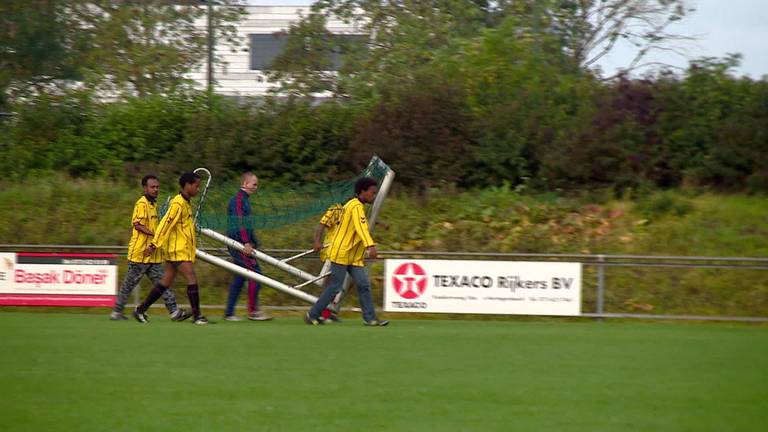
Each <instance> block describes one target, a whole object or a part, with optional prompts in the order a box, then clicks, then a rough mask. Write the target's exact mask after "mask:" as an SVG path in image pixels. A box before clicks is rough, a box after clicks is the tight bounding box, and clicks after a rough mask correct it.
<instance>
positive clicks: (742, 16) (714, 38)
mask: <svg viewBox="0 0 768 432" xmlns="http://www.w3.org/2000/svg"><path fill="white" fill-rule="evenodd" d="M687 1H688V3H689V4H690V5H692V6H693V7H695V8H696V11H695V12H693V13H691V14H690V15H688V16H686V17H685V18H684V19H683V20H682V21H680V22H679V23H676V24H675V25H674V27H670V32H673V33H677V34H682V35H689V36H696V37H697V38H698V39H697V40H695V41H690V42H681V43H680V45H681V46H682V47H683V48H684V49H685V51H686V52H687V56H688V57H689V58H690V59H693V58H699V57H705V56H706V57H723V56H725V55H726V54H727V53H741V54H742V55H743V56H744V57H743V59H742V62H741V67H740V68H739V69H737V70H736V72H737V74H738V75H748V76H750V77H752V78H755V79H759V78H761V77H762V76H763V75H768V0H687ZM248 2H249V3H250V4H254V5H307V4H310V3H311V1H310V0H248ZM634 53H635V51H633V50H632V49H631V48H630V47H622V46H619V47H616V49H614V51H613V52H612V53H611V54H610V56H607V57H605V58H604V59H603V60H602V61H601V62H600V66H601V67H602V68H603V70H604V71H605V73H606V74H608V75H610V74H612V73H613V72H614V71H615V70H616V68H617V67H621V66H626V65H627V64H629V62H630V61H631V60H632V58H633V57H634ZM647 60H650V61H660V62H663V63H666V64H670V65H673V66H678V67H686V66H687V65H688V60H687V59H686V58H683V57H680V56H677V55H672V54H667V53H663V52H657V53H653V54H652V55H649V57H647Z"/></svg>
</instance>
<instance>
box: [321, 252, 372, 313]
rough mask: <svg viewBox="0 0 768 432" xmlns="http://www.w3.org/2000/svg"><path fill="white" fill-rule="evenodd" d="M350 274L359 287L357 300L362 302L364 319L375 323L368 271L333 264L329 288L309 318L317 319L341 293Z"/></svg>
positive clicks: (361, 307)
mask: <svg viewBox="0 0 768 432" xmlns="http://www.w3.org/2000/svg"><path fill="white" fill-rule="evenodd" d="M347 273H349V275H350V276H352V280H353V281H355V285H356V286H357V299H358V300H359V301H360V309H362V310H363V319H364V320H366V321H373V320H375V319H376V310H375V309H374V307H373V296H372V295H371V282H370V281H369V280H368V270H367V269H366V268H365V267H358V266H353V265H343V264H336V263H334V262H332V263H331V275H330V276H329V277H330V280H329V281H328V286H326V287H325V290H323V293H322V294H320V298H319V299H317V302H316V303H315V304H314V305H313V306H312V308H311V309H310V310H309V317H310V318H312V319H317V317H319V316H320V313H322V311H323V309H325V308H326V307H328V304H329V303H330V302H331V300H333V297H334V296H335V295H336V293H338V292H339V291H341V288H342V286H343V285H344V278H345V277H346V276H347Z"/></svg>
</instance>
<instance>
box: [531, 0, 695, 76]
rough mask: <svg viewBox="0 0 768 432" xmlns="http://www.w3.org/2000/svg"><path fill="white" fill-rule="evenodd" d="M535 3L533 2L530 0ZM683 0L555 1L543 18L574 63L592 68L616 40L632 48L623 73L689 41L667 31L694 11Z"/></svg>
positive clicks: (649, 64) (640, 66)
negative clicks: (548, 20) (651, 55)
mask: <svg viewBox="0 0 768 432" xmlns="http://www.w3.org/2000/svg"><path fill="white" fill-rule="evenodd" d="M530 1H531V2H533V3H538V0H530ZM686 3H687V2H686V0H554V1H552V2H550V4H551V5H552V6H554V7H552V8H551V9H550V10H549V11H548V12H547V13H548V14H549V16H550V18H551V20H552V29H553V31H555V32H556V33H557V34H559V35H560V36H561V37H562V38H563V40H564V44H565V46H566V50H567V53H568V54H569V55H570V56H571V57H572V58H573V61H574V63H576V64H578V65H579V66H580V67H582V68H584V69H590V68H592V67H593V66H594V65H595V64H596V63H597V62H598V61H599V60H600V59H601V58H603V57H604V56H605V55H607V54H608V53H609V52H611V51H612V50H613V48H614V47H615V46H616V44H617V43H618V42H620V41H623V42H625V43H629V44H631V45H632V46H633V47H635V48H636V49H637V51H636V53H635V56H634V57H633V59H632V60H631V61H630V62H629V63H628V64H627V65H626V66H625V67H624V68H623V69H624V72H627V71H631V70H634V69H638V68H642V67H644V66H651V65H653V63H645V62H644V60H645V58H646V56H647V54H648V53H650V52H652V51H656V50H664V51H673V52H677V53H680V51H679V47H676V46H675V43H676V42H678V41H681V40H687V39H691V38H690V37H687V36H682V35H679V34H675V33H671V32H669V29H668V28H669V26H670V24H672V23H674V22H676V21H679V20H680V19H682V18H683V17H684V16H685V15H686V14H687V13H689V12H691V11H693V9H692V8H688V7H686Z"/></svg>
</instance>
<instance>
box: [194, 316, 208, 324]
mask: <svg viewBox="0 0 768 432" xmlns="http://www.w3.org/2000/svg"><path fill="white" fill-rule="evenodd" d="M192 324H195V325H207V324H208V318H206V317H204V316H202V315H200V316H199V317H197V318H195V319H194V320H193V321H192Z"/></svg>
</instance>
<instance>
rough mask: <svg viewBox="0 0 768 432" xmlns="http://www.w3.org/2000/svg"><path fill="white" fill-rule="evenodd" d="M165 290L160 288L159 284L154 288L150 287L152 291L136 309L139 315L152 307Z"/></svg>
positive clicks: (163, 287) (164, 287)
mask: <svg viewBox="0 0 768 432" xmlns="http://www.w3.org/2000/svg"><path fill="white" fill-rule="evenodd" d="M167 289H168V287H166V286H162V285H160V283H156V284H155V286H154V287H152V291H150V292H149V294H147V298H146V299H144V303H142V304H140V305H139V307H138V308H136V309H137V310H138V311H139V312H141V313H144V312H146V311H147V309H149V307H150V306H152V304H153V303H154V302H156V301H157V299H159V298H160V297H161V296H162V295H163V293H164V292H165V290H167Z"/></svg>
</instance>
